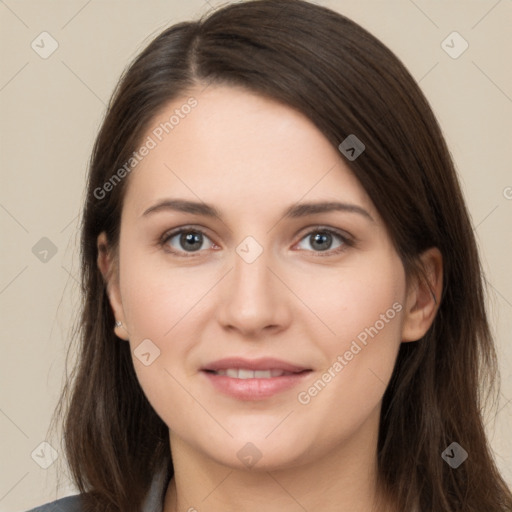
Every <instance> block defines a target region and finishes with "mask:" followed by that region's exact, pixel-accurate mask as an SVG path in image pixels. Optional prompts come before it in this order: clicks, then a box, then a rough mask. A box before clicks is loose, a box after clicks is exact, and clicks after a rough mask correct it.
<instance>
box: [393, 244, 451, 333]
mask: <svg viewBox="0 0 512 512" xmlns="http://www.w3.org/2000/svg"><path fill="white" fill-rule="evenodd" d="M420 263H421V265H422V267H423V268H424V270H425V272H424V274H425V279H422V278H421V277H419V276H418V277H416V276H415V277H414V278H411V282H410V283H409V285H408V289H407V299H406V307H405V314H404V322H403V325H402V341H403V342H408V341H417V340H419V339H421V338H422V337H423V336H424V335H425V333H426V332H427V331H428V329H429V328H430V326H431V325H432V323H433V321H434V318H435V316H436V314H437V311H438V309H439V305H440V302H441V293H442V290H443V257H442V255H441V251H439V249H438V248H437V247H432V248H430V249H428V250H427V251H425V252H424V253H422V254H421V255H420Z"/></svg>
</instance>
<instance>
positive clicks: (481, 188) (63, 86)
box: [0, 0, 512, 512]
mask: <svg viewBox="0 0 512 512" xmlns="http://www.w3.org/2000/svg"><path fill="white" fill-rule="evenodd" d="M317 3H320V4H323V5H326V6H329V7H332V8H334V9H336V10H338V11H339V12H341V13H343V14H346V15H347V16H348V17H350V18H352V19H354V20H355V21H357V22H359V23H360V24H361V25H362V26H364V27H365V28H367V29H369V30H370V31H371V32H372V33H373V34H375V35H376V36H377V37H379V38H380V39H381V40H382V41H383V42H384V43H385V44H387V45H388V46H389V47H390V48H391V49H392V50H393V51H394V52H396V54H397V55H398V56H399V57H400V58H401V59H402V60H403V62H404V63H405V65H406V66H407V67H408V68H409V70H410V71H411V73H412V74H413V76H414V77H415V78H416V79H417V80H419V81H420V85H421V87H422V88H423V90H424V92H425V94H426V95H427V97H428V99H429V100H430V102H431V104H432V106H433V108H434V111H435V112H436V114H437V116H438V118H439V120H440V123H441V125H442V127H443V130H444V132H445V135H446V138H447V141H448V144H449V146H450V148H451V151H452V153H453V156H454V158H455V161H456V164H457V168H458V170H459V172H460V177H461V180H462V184H463V188H464V192H465V195H466V198H467V202H468V205H469V208H470V211H471V216H472V219H473V223H474V226H475V230H476V234H477V237H478V240H479V243H480V247H481V251H482V257H483V264H484V267H485V270H486V272H487V277H488V280H489V290H490V292H491V295H490V300H489V305H490V308H491V319H492V322H493V326H494V330H495V333H496V336H497V343H498V348H499V355H500V366H501V368H502V380H503V387H502V394H501V397H500V404H499V409H500V411H499V414H498V416H497V420H496V422H495V423H494V422H492V421H490V422H489V423H488V425H487V429H488V432H489V437H490V440H491V444H492V447H493V449H494V451H495V453H496V458H497V462H498V465H499V467H500V468H501V470H502V471H503V474H504V476H505V478H506V479H507V481H508V482H509V483H511V484H512V434H511V431H512V428H511V425H512V401H511V400H512V370H511V368H512V364H511V363H512V348H511V343H510V332H511V331H512V315H511V313H512V277H511V273H510V271H509V269H510V253H511V249H512V236H511V229H510V225H511V220H512V173H511V164H510V162H511V161H512V158H511V157H512V149H511V146H512V144H511V143H512V140H511V134H512V80H511V79H512V74H511V67H510V56H511V53H512V52H511V50H512V48H511V47H512V38H511V35H510V26H512V1H511V0H500V1H497V0H473V1H468V0H465V1H460V2H455V1H443V2H440V1H438V2H428V1H426V0H414V2H412V1H409V0H400V1H361V0H359V1H355V0H354V1H348V0H347V1H342V0H338V1H336V0H332V1H319V2H317ZM216 5H220V4H219V2H214V1H213V0H210V1H209V2H205V1H203V0H194V1H177V0H167V1H163V0H162V1H156V0H153V1H142V0H138V1H122V2H121V1H111V0H104V1H101V0H89V1H87V0H80V1H66V2H63V1H60V2H56V1H41V0H38V1H22V0H18V1H16V0H5V1H0V24H1V31H0V34H1V36H0V37H1V41H0V52H1V57H2V60H1V62H2V64H1V76H0V107H1V111H2V117H1V123H0V126H1V127H0V130H1V139H0V140H1V145H0V159H1V164H0V168H1V171H2V186H1V189H0V226H1V230H2V238H3V240H4V243H3V250H2V252H1V274H0V304H1V312H2V322H3V332H2V357H1V358H0V368H1V387H0V390H1V391H0V429H1V430H0V432H1V447H2V448H1V449H2V451H1V453H0V460H1V461H2V464H1V465H2V470H1V478H0V512H6V511H13V510H15V511H23V510H27V509H28V508H31V507H33V506H36V505H38V504H42V503H45V502H47V501H50V500H53V499H56V498H58V497H61V496H65V495H67V494H73V493H74V492H75V489H74V488H73V487H72V486H71V485H70V484H69V482H68V481H67V479H66V478H63V480H62V485H61V486H60V488H59V489H58V490H57V488H56V470H57V466H58V463H54V464H52V465H50V466H49V467H48V469H43V468H41V467H40V466H39V465H38V464H37V463H36V462H35V460H33V458H32V457H31V454H32V453H33V451H34V450H36V452H37V453H43V452H41V447H40V444H41V443H42V442H43V441H45V440H46V439H47V437H46V436H47V428H48V424H49V419H50V416H51V413H52V412H53V408H54V406H55V404H56V400H57V397H58V394H59V391H60V388H61V385H62V382H63V377H64V360H65V347H66V346H67V343H68V340H69V330H70V327H71V324H72V318H73V316H74V314H75V311H76V306H77V304H78V301H79V295H78V286H77V284H78V283H77V276H78V274H79V269H78V264H77V263H78V258H77V255H78V252H77V228H78V215H79V213H80V207H81V203H82V198H83V189H84V177H85V172H86V166H87V161H88V158H89V154H90V151H91V148H92V144H93V140H94V137H95V135H96V132H97V129H98V127H99V124H100V122H101V119H102V116H103V114H104V110H105V104H106V103H107V101H108V98H109V97H110V94H111V92H112V90H113V88H114V85H115V83H116V81H117V79H118V77H119V75H120V73H121V71H122V70H123V68H124V67H125V66H126V65H127V63H128V62H129V60H130V59H131V58H132V57H133V56H135V55H136V54H137V52H138V51H140V50H141V49H142V48H143V47H144V46H145V44H147V42H148V41H149V40H150V39H151V38H152V37H153V36H154V35H156V34H157V33H158V32H159V31H160V30H162V29H163V28H164V27H166V26H168V25H170V24H173V23H175V22H178V21H182V20H185V19H190V18H195V17H197V16H198V15H199V14H202V13H204V12H206V11H208V10H209V9H211V8H212V7H215V6H216ZM43 31H47V32H49V33H50V34H51V36H52V37H53V38H54V39H55V40H56V41H57V42H58V45H59V46H58V49H57V50H56V51H55V52H54V53H53V54H52V55H51V56H50V57H48V58H47V59H43V58H41V57H40V56H39V55H38V54H37V53H36V52H35V51H34V50H33V49H32V47H31V43H32V41H34V40H36V43H37V42H38V41H40V38H38V36H39V34H40V33H41V32H43ZM453 31H457V32H459V33H460V34H461V36H462V37H463V38H464V39H465V40H466V41H467V42H468V44H469V48H468V49H467V50H466V51H465V52H464V53H463V54H462V55H460V57H458V58H457V59H454V58H452V57H450V56H449V55H448V54H447V53H446V52H445V51H444V50H443V48H442V46H441V43H442V41H443V40H444V39H445V38H446V37H447V36H448V35H449V34H451V33H452V32H453ZM449 44H451V43H449ZM453 45H454V48H455V50H457V49H458V48H461V46H460V44H459V42H455V43H453ZM45 48H47V49H48V48H49V43H47V45H45ZM452 51H453V50H452ZM43 237H47V238H48V239H49V240H51V242H52V244H54V246H55V248H56V250H57V252H56V254H55V255H52V253H51V252H49V253H48V255H47V256H46V258H47V261H46V262H44V261H40V259H39V258H38V257H36V256H37V255H36V254H34V253H33V251H32V248H33V247H34V245H35V244H36V243H38V241H39V240H40V239H41V238H43ZM40 243H42V244H43V249H44V244H45V243H46V244H47V243H48V242H40ZM37 247H39V246H37ZM40 250H41V249H39V251H40ZM35 252H36V253H37V252H38V251H37V250H35ZM38 256H39V257H44V254H41V253H40V252H39V254H38ZM49 441H50V440H49ZM51 445H52V446H53V447H54V448H55V450H56V451H57V452H58V453H60V454H61V456H60V458H58V462H59V461H60V462H62V461H63V457H62V451H61V447H60V446H59V440H58V439H57V440H51ZM38 447H39V448H38ZM44 453H46V454H48V449H46V451H45V452H44ZM45 457H47V455H45ZM470 457H471V454H470ZM34 458H35V459H37V456H34ZM43 459H44V457H43ZM44 460H47V459H44Z"/></svg>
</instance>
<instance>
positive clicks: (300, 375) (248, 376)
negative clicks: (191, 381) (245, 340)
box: [201, 358, 312, 400]
mask: <svg viewBox="0 0 512 512" xmlns="http://www.w3.org/2000/svg"><path fill="white" fill-rule="evenodd" d="M201 370H202V373H203V375H205V376H206V377H207V379H208V381H209V382H210V383H211V384H212V385H213V387H214V388H215V389H216V390H217V391H220V392H221V393H223V394H225V395H228V396H231V397H233V398H237V399H239V400H262V399H265V398H269V397H271V396H273V395H275V394H277V393H280V392H282V391H285V390H287V389H290V388H291V387H294V386H296V385H297V384H299V383H300V382H301V381H303V380H304V378H305V376H307V375H308V374H309V373H310V372H311V371H312V370H311V368H306V367H304V366H299V365H297V364H293V363H290V362H287V361H282V360H279V359H274V358H260V359H252V360H250V359H243V358H226V359H221V360H218V361H214V362H212V363H209V364H207V365H206V366H204V367H203V368H201Z"/></svg>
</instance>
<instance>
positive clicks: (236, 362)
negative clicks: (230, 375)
mask: <svg viewBox="0 0 512 512" xmlns="http://www.w3.org/2000/svg"><path fill="white" fill-rule="evenodd" d="M232 369H237V370H240V369H243V370H252V371H261V370H263V371H268V370H280V371H282V372H286V373H299V372H302V371H305V370H310V369H311V368H307V367H305V366H299V365H296V364H293V363H289V362H287V361H282V360H280V359H275V358H271V357H263V358H260V359H244V358H240V357H229V358H224V359H219V360H218V361H214V362H212V363H209V364H207V365H205V366H204V367H203V368H202V370H205V371H211V372H218V371H220V370H232ZM241 378H244V377H241ZM245 378H246V377H245Z"/></svg>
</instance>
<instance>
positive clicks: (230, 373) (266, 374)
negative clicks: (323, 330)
mask: <svg viewBox="0 0 512 512" xmlns="http://www.w3.org/2000/svg"><path fill="white" fill-rule="evenodd" d="M205 371H207V372H208V373H212V374H213V375H223V376H226V377H230V378H231V379H272V378H274V377H282V376H283V375H294V374H295V373H302V372H287V371H285V370H279V369H278V368H273V369H271V370H249V369H247V368H227V369H225V370H205ZM303 371H305V372H307V371H310V370H303Z"/></svg>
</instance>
